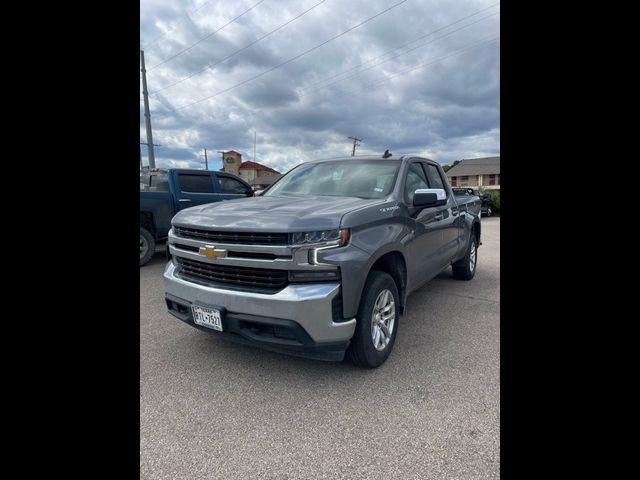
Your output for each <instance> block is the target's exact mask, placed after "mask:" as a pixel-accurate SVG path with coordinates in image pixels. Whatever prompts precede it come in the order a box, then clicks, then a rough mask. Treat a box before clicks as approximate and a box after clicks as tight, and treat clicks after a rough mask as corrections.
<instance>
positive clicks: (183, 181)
mask: <svg viewBox="0 0 640 480" xmlns="http://www.w3.org/2000/svg"><path fill="white" fill-rule="evenodd" d="M178 178H179V179H180V191H181V192H186V193H213V182H212V181H211V177H210V176H209V175H197V174H196V175H194V174H189V173H180V174H178Z"/></svg>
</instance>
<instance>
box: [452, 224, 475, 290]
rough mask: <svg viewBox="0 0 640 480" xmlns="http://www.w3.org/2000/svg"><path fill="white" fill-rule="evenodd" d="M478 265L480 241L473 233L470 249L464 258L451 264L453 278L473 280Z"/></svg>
mask: <svg viewBox="0 0 640 480" xmlns="http://www.w3.org/2000/svg"><path fill="white" fill-rule="evenodd" d="M477 263H478V240H477V239H476V236H475V235H474V234H473V233H472V234H471V238H470V239H469V247H468V248H467V253H466V254H465V256H464V257H463V258H461V259H460V260H458V261H457V262H455V263H452V264H451V268H452V269H453V276H454V278H457V279H458V280H471V279H472V278H473V276H474V275H475V274H476V264H477Z"/></svg>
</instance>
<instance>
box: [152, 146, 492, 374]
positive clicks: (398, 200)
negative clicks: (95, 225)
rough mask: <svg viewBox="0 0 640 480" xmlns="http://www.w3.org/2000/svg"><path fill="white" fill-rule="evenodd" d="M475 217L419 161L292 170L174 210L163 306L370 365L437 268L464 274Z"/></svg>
mask: <svg viewBox="0 0 640 480" xmlns="http://www.w3.org/2000/svg"><path fill="white" fill-rule="evenodd" d="M479 213H480V199H479V198H478V197H477V196H471V195H461V196H456V195H455V194H454V192H453V191H452V189H451V187H450V186H449V183H448V181H447V177H446V175H445V173H444V172H443V170H442V169H441V168H440V166H439V165H438V164H437V163H435V162H433V161H432V160H429V159H426V158H422V157H416V156H411V155H405V156H401V157H399V158H380V157H355V158H354V157H347V158H341V159H334V160H321V161H315V162H308V163H304V164H302V165H299V166H298V167H296V168H294V169H292V170H291V171H290V172H288V173H287V174H286V175H285V176H284V177H283V178H281V179H280V180H279V181H278V182H277V183H276V184H274V185H273V186H271V188H269V189H268V190H266V191H265V192H264V194H263V195H262V196H258V197H253V198H247V199H242V200H238V201H234V202H220V203H216V204H212V205H203V206H197V207H192V208H187V209H184V210H182V211H180V212H178V213H177V214H176V216H175V217H174V218H173V220H172V228H171V231H170V232H169V255H170V260H169V262H168V263H167V266H166V268H165V272H164V282H165V290H166V303H167V307H168V309H169V312H170V313H171V314H173V315H174V316H175V317H177V318H178V319H180V320H182V321H184V322H186V323H188V324H189V325H191V326H194V327H196V328H199V329H201V330H204V331H207V332H210V333H215V334H218V335H222V336H224V337H226V338H228V339H232V340H235V341H238V342H241V343H246V344H251V345H258V346H261V347H263V348H267V349H270V350H275V351H278V352H283V353H289V354H294V355H302V356H307V357H312V358H317V359H324V360H342V359H343V358H344V356H345V354H346V355H347V356H348V357H349V358H350V359H351V360H352V361H353V362H354V363H355V364H357V365H359V366H362V367H369V368H371V367H377V366H379V365H381V364H382V363H383V362H384V361H385V360H386V359H387V358H388V356H389V354H390V353H391V351H392V349H393V345H394V343H395V340H396V337H397V335H398V329H399V323H400V313H401V312H403V311H404V310H405V308H406V305H407V297H408V295H409V294H410V293H411V292H412V291H414V290H416V289H417V288H419V287H420V286H422V285H423V284H424V283H425V282H427V281H429V280H430V279H432V278H433V277H435V276H436V275H438V273H440V272H441V271H442V270H443V269H444V268H446V267H448V266H451V267H452V268H453V275H454V277H455V278H458V279H461V280H470V279H472V278H473V276H474V274H475V271H476V265H477V258H478V257H477V252H478V246H479V245H480V233H481V225H480V215H479Z"/></svg>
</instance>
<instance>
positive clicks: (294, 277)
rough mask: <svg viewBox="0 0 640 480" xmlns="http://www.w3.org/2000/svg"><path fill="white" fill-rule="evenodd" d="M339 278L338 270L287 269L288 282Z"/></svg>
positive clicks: (323, 280) (321, 280) (324, 280)
mask: <svg viewBox="0 0 640 480" xmlns="http://www.w3.org/2000/svg"><path fill="white" fill-rule="evenodd" d="M339 279H340V270H318V271H309V270H306V271H305V270H289V281H290V282H326V281H328V280H339Z"/></svg>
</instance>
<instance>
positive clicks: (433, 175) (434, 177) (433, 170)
mask: <svg viewBox="0 0 640 480" xmlns="http://www.w3.org/2000/svg"><path fill="white" fill-rule="evenodd" d="M427 168H428V169H429V178H430V179H431V183H432V185H433V187H431V188H441V189H443V190H446V189H445V188H444V182H443V181H442V177H441V176H440V172H439V171H438V167H436V166H435V165H431V164H430V163H427Z"/></svg>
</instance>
